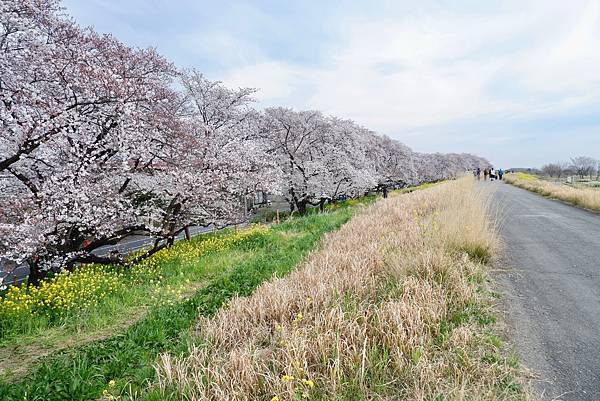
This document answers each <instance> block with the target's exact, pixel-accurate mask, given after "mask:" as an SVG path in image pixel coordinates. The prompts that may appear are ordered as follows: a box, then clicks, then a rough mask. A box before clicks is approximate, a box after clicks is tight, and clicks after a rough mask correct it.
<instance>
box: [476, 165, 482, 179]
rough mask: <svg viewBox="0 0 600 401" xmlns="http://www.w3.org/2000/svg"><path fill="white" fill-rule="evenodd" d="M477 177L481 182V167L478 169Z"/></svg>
mask: <svg viewBox="0 0 600 401" xmlns="http://www.w3.org/2000/svg"><path fill="white" fill-rule="evenodd" d="M475 176H476V177H477V181H479V180H481V167H477V171H476V172H475Z"/></svg>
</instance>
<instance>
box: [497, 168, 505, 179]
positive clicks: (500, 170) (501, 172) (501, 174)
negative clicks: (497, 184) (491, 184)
mask: <svg viewBox="0 0 600 401" xmlns="http://www.w3.org/2000/svg"><path fill="white" fill-rule="evenodd" d="M503 176H504V170H502V169H498V179H499V180H500V181H502V177H503Z"/></svg>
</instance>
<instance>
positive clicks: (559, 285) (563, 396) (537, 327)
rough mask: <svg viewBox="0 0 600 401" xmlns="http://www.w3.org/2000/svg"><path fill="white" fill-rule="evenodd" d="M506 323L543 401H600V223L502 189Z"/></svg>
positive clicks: (498, 197) (496, 201)
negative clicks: (530, 371) (505, 268)
mask: <svg viewBox="0 0 600 401" xmlns="http://www.w3.org/2000/svg"><path fill="white" fill-rule="evenodd" d="M482 185H486V186H494V187H496V191H495V192H494V195H493V198H492V201H493V205H494V209H495V210H496V212H497V214H498V215H499V224H500V227H499V228H500V232H501V234H502V237H503V241H504V244H505V249H504V251H503V254H504V255H505V256H504V259H505V260H504V261H503V263H502V265H503V266H505V267H507V271H506V272H504V273H500V274H499V278H498V279H499V283H500V286H501V290H502V291H503V292H504V294H505V302H504V304H505V305H504V308H505V313H506V321H507V324H508V326H509V329H508V330H509V332H510V333H509V335H510V336H511V338H512V340H513V342H514V344H515V347H516V350H517V352H518V354H519V355H520V356H521V359H522V361H523V363H524V365H525V366H526V367H527V368H529V369H530V370H532V372H533V373H534V377H535V380H534V385H535V387H536V389H537V390H538V392H539V394H540V395H541V396H542V399H560V400H576V401H579V400H594V401H597V400H600V216H599V215H597V214H594V213H591V212H588V211H585V210H582V209H578V208H576V207H573V206H569V205H566V204H564V203H561V202H558V201H553V200H550V199H546V198H543V197H541V196H539V195H536V194H533V193H530V192H528V191H525V190H522V189H519V188H515V187H513V186H512V185H509V184H504V183H501V182H491V183H486V184H482Z"/></svg>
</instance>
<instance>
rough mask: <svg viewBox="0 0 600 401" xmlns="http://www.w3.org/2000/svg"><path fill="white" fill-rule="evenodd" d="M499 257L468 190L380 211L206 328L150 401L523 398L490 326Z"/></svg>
mask: <svg viewBox="0 0 600 401" xmlns="http://www.w3.org/2000/svg"><path fill="white" fill-rule="evenodd" d="M495 244H496V234H495V232H494V230H493V226H492V225H491V223H490V221H489V220H488V218H487V213H486V199H485V196H484V195H483V194H481V193H477V192H476V190H475V189H474V186H473V182H472V180H469V179H462V180H458V181H455V182H451V183H447V184H444V185H440V186H437V187H434V188H431V189H428V190H424V191H419V192H414V193H411V194H407V195H399V196H395V197H391V198H389V199H386V200H382V201H379V202H377V203H376V204H374V205H373V206H371V207H369V208H368V209H366V210H365V211H364V212H363V213H362V214H360V215H358V216H357V217H355V218H354V219H352V220H351V221H350V222H349V223H347V224H346V225H344V226H343V227H342V228H341V229H340V230H339V231H338V232H335V233H332V234H330V235H328V236H327V237H326V239H325V240H324V243H323V244H322V247H321V249H320V250H318V251H316V252H314V253H313V254H312V255H311V256H310V257H309V258H308V260H307V261H306V262H305V263H304V264H303V266H301V267H300V268H299V269H298V270H296V271H295V272H293V273H292V274H290V275H289V276H287V277H285V278H275V279H273V280H272V281H270V282H268V283H266V284H264V285H262V286H261V287H260V288H259V289H258V290H257V291H256V292H255V293H254V295H252V296H251V297H249V298H238V299H235V300H233V301H232V302H230V303H229V305H228V306H227V307H226V308H224V309H223V310H221V311H220V312H219V313H218V314H217V315H216V316H214V317H213V318H211V319H201V320H200V322H199V323H198V326H197V333H196V335H197V338H198V341H197V344H199V345H195V346H192V347H191V348H190V350H189V351H190V352H189V355H187V356H181V357H173V356H169V355H166V354H165V355H162V357H161V359H160V361H159V363H158V364H157V368H156V370H157V377H158V379H157V382H158V383H157V386H156V389H155V390H154V391H155V392H158V393H160V397H163V398H168V397H174V398H175V399H185V400H269V399H273V400H281V401H283V400H297V399H315V400H332V399H335V400H359V399H369V400H371V399H373V400H374V399H410V400H467V399H485V400H500V399H503V400H504V399H521V398H523V397H524V395H523V392H522V391H521V389H520V386H519V384H518V382H517V381H516V380H515V368H514V367H511V366H510V364H509V363H508V362H507V360H506V359H505V358H504V357H502V355H501V353H500V352H499V350H498V340H497V338H496V337H495V336H493V335H492V334H490V331H489V328H488V327H486V326H487V325H488V324H489V323H490V322H491V321H493V318H492V317H491V315H490V314H489V305H488V300H489V295H486V294H487V292H486V289H485V279H484V278H485V274H484V270H485V267H484V265H483V264H482V263H481V262H482V261H486V260H488V259H489V258H490V256H491V255H493V253H494V247H495ZM155 395H156V394H155ZM163 398H161V399H163Z"/></svg>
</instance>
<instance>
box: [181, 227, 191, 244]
mask: <svg viewBox="0 0 600 401" xmlns="http://www.w3.org/2000/svg"><path fill="white" fill-rule="evenodd" d="M183 231H184V232H185V239H186V240H188V241H189V240H190V239H191V238H192V236H191V235H190V228H189V227H188V226H185V228H184V229H183Z"/></svg>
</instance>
